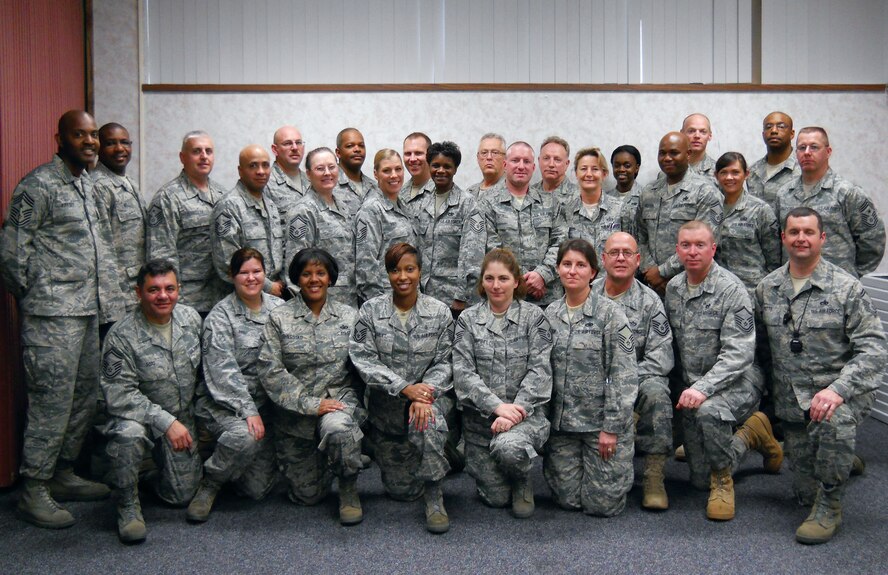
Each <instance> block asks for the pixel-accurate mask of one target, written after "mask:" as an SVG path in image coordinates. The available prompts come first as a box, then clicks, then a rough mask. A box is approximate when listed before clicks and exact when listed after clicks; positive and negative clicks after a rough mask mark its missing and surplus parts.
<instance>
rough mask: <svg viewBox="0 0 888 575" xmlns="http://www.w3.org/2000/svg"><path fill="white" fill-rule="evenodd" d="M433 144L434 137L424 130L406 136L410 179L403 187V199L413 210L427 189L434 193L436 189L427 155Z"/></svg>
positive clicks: (406, 164)
mask: <svg viewBox="0 0 888 575" xmlns="http://www.w3.org/2000/svg"><path fill="white" fill-rule="evenodd" d="M431 145H432V139H431V138H429V137H428V136H427V135H425V134H423V133H422V132H413V133H412V134H410V135H409V136H407V137H406V138H404V166H405V167H406V168H407V172H409V173H410V179H409V180H408V181H406V182H404V187H403V188H401V201H402V202H404V205H405V206H407V207H408V208H409V209H410V211H411V212H415V211H416V210H415V206H416V205H418V203H419V199H420V197H421V196H422V195H423V194H424V193H425V192H426V191H429V190H431V191H432V193H434V190H435V183H434V182H433V181H432V173H431V171H429V161H428V157H427V156H426V154H427V152H428V151H429V146H431Z"/></svg>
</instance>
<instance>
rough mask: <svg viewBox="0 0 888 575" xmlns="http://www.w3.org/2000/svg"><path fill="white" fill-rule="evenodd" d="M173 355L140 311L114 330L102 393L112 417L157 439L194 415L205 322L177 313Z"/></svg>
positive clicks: (187, 311)
mask: <svg viewBox="0 0 888 575" xmlns="http://www.w3.org/2000/svg"><path fill="white" fill-rule="evenodd" d="M171 321H172V322H173V326H172V329H173V340H172V349H170V347H168V345H167V342H166V340H165V339H164V337H163V336H162V335H161V334H160V332H158V330H156V329H155V328H154V327H152V326H151V325H150V324H149V323H148V320H147V319H145V315H144V314H143V313H142V310H141V309H139V308H137V309H135V310H133V311H132V312H130V313H129V314H127V316H126V317H125V318H124V319H122V320H120V321H118V322H117V323H115V324H114V326H113V327H112V328H111V330H110V331H109V332H108V336H107V337H106V338H105V345H104V346H103V348H102V349H103V351H102V392H103V393H104V395H105V402H106V404H107V410H108V414H109V415H111V416H113V417H118V418H121V419H129V420H132V421H136V422H138V423H141V424H142V425H144V426H145V427H146V428H149V429H151V430H152V432H153V434H154V437H159V436H161V435H163V434H164V433H166V431H167V429H169V427H170V425H172V424H173V422H174V421H175V420H176V419H178V418H179V417H180V416H182V415H183V414H187V413H190V412H191V410H192V408H193V405H192V400H193V399H194V392H195V388H196V386H197V384H198V378H199V377H200V374H201V369H200V360H201V357H200V356H201V349H200V348H201V345H200V322H201V319H200V316H199V315H198V314H197V312H196V311H194V310H193V309H192V308H190V307H188V306H187V305H183V304H177V305H176V307H175V308H174V309H173V317H172V320H171Z"/></svg>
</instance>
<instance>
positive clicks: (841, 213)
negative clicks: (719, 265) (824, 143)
mask: <svg viewBox="0 0 888 575" xmlns="http://www.w3.org/2000/svg"><path fill="white" fill-rule="evenodd" d="M798 206H807V207H809V208H813V209H815V210H817V212H818V213H820V217H822V218H823V231H824V232H826V238H827V241H826V243H824V244H823V257H824V258H825V259H826V260H827V261H829V262H832V263H834V264H836V265H837V266H839V267H840V268H842V269H843V270H845V271H846V272H848V273H849V274H851V275H853V276H855V277H860V276H862V275H865V274H868V273H871V272H874V271H875V270H876V268H877V267H878V266H879V262H881V261H882V255H883V254H884V253H885V222H884V221H882V218H881V217H880V216H879V213H878V212H877V211H876V207H875V206H874V205H873V202H872V201H870V199H869V197H868V196H867V195H866V193H865V192H864V191H863V190H862V189H861V188H860V186H855V185H854V184H852V183H851V182H849V181H848V180H846V179H845V178H843V177H841V176H840V175H838V174H836V173H835V172H833V171H832V168H830V169H829V170H827V172H826V175H824V176H823V178H822V179H821V180H820V181H819V182H817V183H816V184H814V188H812V189H811V192H810V193H807V194H806V193H805V190H804V188H803V187H802V178H801V176H799V177H797V178H793V179H792V180H791V181H790V183H788V184H786V185H785V186H784V187H783V188H781V190H780V192H779V193H778V194H777V210H776V211H777V217H778V218H779V219H780V221H781V222H782V221H783V220H784V219H785V218H786V214H787V213H789V211H790V210H792V209H793V208H796V207H798ZM785 260H786V256H785V254H784V261H785Z"/></svg>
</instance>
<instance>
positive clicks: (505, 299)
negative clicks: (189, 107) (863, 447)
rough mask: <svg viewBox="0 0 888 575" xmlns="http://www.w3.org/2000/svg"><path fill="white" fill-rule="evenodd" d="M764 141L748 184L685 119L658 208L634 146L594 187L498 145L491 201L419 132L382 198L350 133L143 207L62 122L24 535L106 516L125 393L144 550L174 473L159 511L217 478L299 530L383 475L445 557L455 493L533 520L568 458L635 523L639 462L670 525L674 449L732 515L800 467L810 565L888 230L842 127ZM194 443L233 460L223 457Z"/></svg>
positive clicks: (586, 499)
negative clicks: (101, 463)
mask: <svg viewBox="0 0 888 575" xmlns="http://www.w3.org/2000/svg"><path fill="white" fill-rule="evenodd" d="M762 137H763V140H764V143H765V145H766V148H767V154H766V155H765V156H764V157H762V158H761V159H759V160H758V161H757V162H755V163H754V164H752V165H751V166H749V167H747V164H746V160H745V158H744V157H743V156H742V155H741V154H739V153H737V152H729V153H726V154H724V155H723V156H721V157H720V158H718V160H715V159H713V158H711V157H710V156H708V155H707V154H706V147H707V143H708V142H709V141H710V139H711V138H712V130H711V126H710V123H709V120H708V119H707V118H706V116H704V115H702V114H692V115H690V116H688V117H687V118H686V119H685V120H684V122H683V125H682V128H681V130H680V131H675V132H669V133H667V134H666V135H665V136H663V138H662V139H661V140H660V142H659V146H658V153H657V158H658V163H659V167H660V173H659V174H658V176H657V177H656V179H655V180H654V181H652V182H650V183H649V184H647V185H646V186H642V185H640V184H639V182H638V181H637V180H636V178H637V175H638V173H639V168H640V165H641V154H640V153H639V151H638V149H637V148H636V147H634V146H632V145H628V144H627V145H623V146H620V147H618V148H617V149H615V150H614V151H613V153H612V154H611V155H610V158H607V157H606V156H605V155H604V153H603V152H602V151H601V150H600V149H598V148H593V147H589V148H583V149H581V150H580V151H579V152H577V153H576V154H575V156H574V158H573V163H574V166H573V170H574V174H575V179H576V183H574V182H573V181H571V179H570V178H569V177H568V176H567V171H568V167H569V165H570V147H569V145H568V143H567V142H566V141H564V140H563V139H562V138H559V137H557V136H552V137H549V138H547V139H546V140H545V141H544V142H543V143H542V145H541V147H540V149H539V154H538V157H535V151H534V149H533V147H532V146H531V145H530V144H528V143H526V142H523V141H517V142H514V143H512V144H511V145H509V146H508V147H507V146H506V142H505V140H504V139H503V138H502V137H501V136H499V135H497V134H493V133H490V134H485V135H484V136H483V137H482V138H481V139H480V143H479V146H478V150H477V161H478V165H479V167H480V169H481V172H482V175H483V180H482V181H481V182H478V183H477V184H475V185H473V186H470V187H469V188H467V189H465V190H462V189H460V188H459V186H457V185H455V184H454V181H453V180H454V176H455V174H456V172H457V170H458V168H459V165H460V163H461V160H462V154H461V151H460V149H459V148H458V147H457V146H456V145H455V144H453V143H452V142H446V141H445V142H438V143H433V142H432V140H431V139H430V138H429V137H428V136H427V135H425V134H422V133H419V132H416V133H412V134H410V135H408V136H407V137H406V138H405V140H404V142H403V150H402V151H403V156H402V155H401V154H399V153H398V152H397V151H395V150H393V149H383V150H380V151H379V152H378V153H377V154H376V157H375V159H374V166H373V168H374V169H373V173H374V176H375V177H374V178H373V179H371V178H370V177H368V176H367V175H365V174H364V173H363V172H362V166H363V164H364V160H365V156H366V146H365V142H364V138H363V135H362V134H361V133H360V132H359V131H358V130H357V129H354V128H347V129H344V130H342V131H341V132H340V133H339V135H338V137H337V140H336V147H335V149H334V150H330V149H329V148H324V147H321V148H315V149H314V150H311V151H309V152H308V153H306V150H305V143H304V140H303V138H302V135H301V133H300V132H299V130H298V129H296V128H295V127H292V126H284V127H281V128H280V129H278V130H277V131H276V132H275V133H274V140H273V144H272V146H271V148H272V152H273V154H274V156H275V161H274V162H273V163H272V162H271V156H270V155H269V154H268V153H267V152H266V151H265V149H264V148H263V147H262V146H259V145H250V146H247V147H245V148H244V149H243V150H242V151H241V152H240V156H239V165H238V174H239V180H238V182H237V184H236V186H235V187H234V188H233V189H231V190H230V191H229V190H225V189H224V188H223V187H222V186H221V185H220V184H218V183H217V182H215V181H214V180H212V179H211V178H210V174H211V172H212V169H213V164H214V144H213V140H212V138H211V137H210V135H209V134H207V133H205V132H202V131H195V132H189V133H188V134H186V136H185V137H184V139H183V141H182V148H181V152H180V160H181V162H182V166H183V169H182V172H181V173H180V174H179V176H178V177H177V178H175V179H174V180H172V181H171V182H169V183H168V184H166V185H165V186H163V187H162V188H161V189H160V190H158V191H157V193H156V194H155V195H154V196H153V198H152V199H151V201H150V203H149V204H146V202H145V201H144V199H143V197H142V195H141V193H140V191H139V189H138V186H137V184H136V183H135V181H134V180H133V179H132V178H131V177H129V176H128V175H127V174H126V168H127V165H128V163H129V160H130V157H131V153H132V142H131V140H130V138H129V134H128V132H127V130H126V128H125V127H123V126H121V125H119V124H115V123H111V124H106V125H104V126H102V127H101V129H97V126H96V123H95V121H94V119H93V118H92V117H91V116H90V115H89V114H87V113H86V112H82V111H76V110H75V111H70V112H67V113H66V114H64V115H63V116H62V117H61V118H60V120H59V123H58V133H57V134H56V142H57V144H58V154H57V155H56V156H55V157H54V158H53V160H52V161H51V162H49V163H47V164H44V165H42V166H40V167H38V168H36V169H35V170H34V171H33V172H31V173H30V174H28V175H27V176H25V178H23V179H22V181H21V182H20V183H19V185H18V187H17V188H16V190H15V192H14V195H13V198H12V203H11V204H10V208H9V211H8V216H7V219H6V222H5V225H4V228H3V230H2V235H0V273H2V278H3V281H4V282H5V284H6V286H7V289H8V290H9V292H10V293H12V294H13V295H14V296H15V297H16V298H17V301H18V305H19V309H20V311H21V318H22V327H21V339H22V348H23V363H24V372H25V379H26V385H27V392H28V401H29V403H28V412H27V425H26V430H25V436H24V447H23V452H22V464H21V468H20V474H21V476H22V478H23V480H24V481H23V487H22V492H21V497H20V501H19V504H18V511H19V514H20V516H21V517H22V518H23V519H24V520H26V521H29V522H31V523H33V524H35V525H38V526H41V527H47V528H62V527H67V526H70V525H72V524H73V523H74V518H73V516H72V515H71V514H70V512H68V511H67V510H66V509H65V508H64V507H62V506H61V505H59V504H58V501H65V500H96V499H102V498H105V497H107V496H108V495H109V494H110V490H109V488H108V487H107V486H106V485H105V484H104V483H100V482H96V481H91V480H88V479H85V478H83V477H80V476H79V475H77V474H75V472H74V465H75V462H76V461H77V459H78V456H79V454H80V450H81V447H82V445H83V443H84V438H85V437H86V435H87V432H88V430H89V429H90V427H91V425H93V423H94V421H95V419H94V417H95V411H96V407H97V404H98V402H97V398H98V396H99V391H98V390H99V389H101V396H102V399H103V402H102V405H103V409H104V410H105V412H106V414H107V416H108V417H107V422H106V424H105V425H104V427H103V432H104V435H105V436H106V437H107V448H106V453H107V458H108V461H109V462H110V469H111V471H110V472H109V474H108V477H107V478H108V480H109V481H110V482H111V483H112V484H113V486H114V487H115V488H116V489H117V491H118V528H119V535H120V538H121V540H123V541H126V542H134V541H141V540H144V538H145V524H144V519H143V518H142V515H141V510H140V504H139V499H138V489H137V487H138V483H139V480H140V476H139V468H140V465H141V463H142V460H143V459H144V458H145V457H147V456H148V455H149V454H151V455H153V457H154V459H155V464H156V466H157V468H158V469H159V473H158V474H157V475H156V477H155V488H156V490H157V492H158V494H159V495H160V497H161V498H162V499H164V500H166V501H168V502H170V503H174V504H181V505H186V504H187V505H189V507H188V518H189V519H190V520H192V521H206V520H207V518H208V515H209V513H210V509H211V508H212V505H213V502H214V498H215V495H216V493H217V492H218V490H219V489H220V488H221V486H222V485H223V484H225V483H227V482H235V483H236V485H237V488H238V490H239V491H240V492H241V493H243V494H245V495H248V496H251V497H254V498H260V497H263V496H265V495H266V494H267V493H268V492H269V491H271V490H272V488H273V487H274V485H275V483H276V478H277V477H278V474H280V475H281V476H283V477H284V478H285V479H286V480H287V482H288V484H289V492H288V493H289V496H290V498H291V499H292V500H293V501H295V502H298V503H301V504H312V503H316V502H318V501H319V500H321V499H322V498H323V497H325V496H326V495H327V493H328V492H329V489H330V481H331V477H332V476H336V477H338V478H339V495H340V521H341V522H342V523H343V524H354V523H357V522H359V521H360V520H361V517H362V511H361V507H360V501H359V498H358V495H357V490H356V478H357V474H358V472H359V470H360V468H361V467H362V465H363V464H366V462H364V463H363V464H362V460H361V451H362V449H363V451H364V452H366V453H369V454H371V455H372V456H373V457H374V458H375V459H376V460H377V463H378V464H379V465H380V468H381V469H382V474H383V483H384V484H385V486H386V491H387V492H388V493H389V494H390V495H391V496H393V497H395V498H398V499H416V498H418V497H420V496H423V495H424V496H425V503H426V518H427V528H428V529H429V530H430V531H432V532H436V533H440V532H444V531H446V530H447V529H448V528H449V519H448V517H447V514H446V511H445V510H444V506H443V500H442V493H441V488H440V480H441V478H442V477H443V475H444V474H446V473H447V471H448V470H449V469H455V470H458V469H460V468H462V466H465V467H466V469H467V471H468V472H469V473H470V474H471V475H472V476H473V478H475V480H476V482H477V485H478V492H479V495H480V497H481V499H482V500H483V501H484V502H485V503H487V504H489V505H494V506H505V505H508V504H509V502H511V506H512V512H513V514H514V515H515V516H516V517H528V516H530V515H531V514H532V513H533V489H532V486H531V485H530V482H529V470H530V467H531V463H532V460H533V458H534V457H536V455H537V453H543V454H544V455H545V461H544V475H545V477H546V480H547V482H548V484H549V486H550V487H551V489H552V491H553V497H554V499H555V501H556V502H557V503H558V504H559V505H560V506H562V507H565V508H567V509H583V510H584V511H586V512H587V513H592V514H597V515H604V516H611V515H614V514H616V513H619V512H620V511H621V510H622V509H623V507H624V505H625V496H626V493H627V492H628V491H629V489H630V488H631V486H632V483H633V466H632V457H633V455H634V454H635V452H636V450H637V451H638V452H640V453H642V454H644V477H643V482H642V486H643V502H642V506H643V507H644V508H647V509H651V510H665V509H667V508H668V506H669V503H668V497H667V494H666V491H665V487H664V466H665V463H666V460H667V458H668V457H669V456H670V455H671V454H672V453H673V451H674V449H675V447H676V446H677V445H682V447H681V448H680V451H683V452H684V455H685V457H686V459H687V462H688V465H689V469H690V480H691V484H692V485H693V486H694V487H696V488H699V489H702V490H708V491H709V493H710V496H709V500H708V503H707V510H706V512H707V516H708V517H709V518H710V519H713V520H729V519H731V518H733V517H734V507H735V505H734V487H733V480H732V473H733V471H734V470H736V468H737V467H738V465H739V464H740V462H741V460H742V458H743V456H744V455H745V454H746V453H747V452H748V451H750V450H753V451H758V452H760V453H761V454H762V456H763V461H764V468H765V470H766V471H767V472H771V473H777V472H779V470H780V468H781V465H782V461H783V456H784V451H785V452H786V454H787V455H788V456H789V459H790V462H791V466H792V469H793V471H794V472H795V478H794V483H793V488H794V491H795V494H796V496H797V497H798V499H799V501H800V503H802V504H803V505H806V506H808V507H810V514H809V515H808V517H807V519H805V521H804V522H803V523H802V524H801V525H800V527H799V529H798V531H797V532H796V538H797V540H798V541H800V542H802V543H822V542H825V541H828V540H830V539H831V537H832V536H833V534H834V532H835V530H836V529H837V528H838V526H839V525H840V524H841V520H842V514H841V500H842V496H843V493H844V490H845V486H846V483H847V480H848V477H849V475H850V473H851V472H852V469H853V468H855V466H856V465H862V461H861V460H860V459H859V458H857V456H855V455H854V447H855V439H856V432H857V428H858V426H859V425H860V423H861V422H862V421H863V419H864V418H865V417H866V416H867V415H868V413H869V411H870V409H871V407H872V404H873V401H874V394H875V390H876V388H877V387H878V385H879V383H878V382H879V366H880V365H884V363H885V360H886V348H885V336H884V333H883V331H882V327H881V324H880V323H879V319H878V317H877V315H876V313H875V311H874V308H873V305H872V302H871V301H870V299H869V297H868V296H867V294H866V293H865V291H864V290H863V288H862V287H861V284H860V282H859V280H858V278H859V277H860V276H862V275H864V274H867V273H870V272H873V271H874V270H875V269H876V267H877V266H878V264H879V262H880V261H881V258H882V255H883V252H884V248H885V227H884V223H883V220H882V218H881V217H880V215H879V214H878V212H877V210H876V209H875V207H874V206H873V203H872V201H871V200H870V199H869V197H868V196H867V195H866V193H864V192H863V191H862V190H861V189H860V188H859V187H858V186H855V185H854V184H852V183H851V182H849V181H848V180H846V179H844V178H843V177H842V176H840V175H839V174H837V173H835V172H834V171H833V170H832V169H831V168H830V166H829V157H830V154H831V148H830V145H829V139H828V135H827V133H826V132H825V131H824V130H823V129H822V128H818V127H807V128H803V129H800V130H799V131H798V135H797V136H796V133H795V130H794V128H793V124H792V119H791V118H790V116H789V115H787V114H785V113H783V112H773V113H771V114H769V115H768V116H767V117H766V118H765V119H764V121H763V130H762ZM303 159H304V161H305V167H304V169H302V167H301V164H302V161H303ZM537 161H538V162H539V169H540V173H541V176H542V178H541V180H540V181H539V182H536V183H531V180H532V179H533V176H534V172H535V169H536V165H535V164H536V163H537ZM405 168H406V171H407V172H408V174H409V176H410V177H409V179H407V181H405V174H404V170H405ZM610 173H612V174H613V176H614V179H615V180H616V186H615V187H614V188H613V189H610V190H605V189H604V183H605V181H606V180H607V177H608V175H609V174H610ZM251 266H252V267H251ZM599 270H600V273H599ZM414 276H415V278H414ZM596 277H597V279H596ZM257 278H258V279H257ZM414 279H415V281H414ZM593 280H595V281H594V282H593ZM414 284H415V285H414ZM503 286H505V287H503ZM328 288H329V301H330V302H332V303H331V304H330V305H325V303H326V302H327V299H328ZM232 289H234V293H232ZM420 292H421V293H420ZM578 298H580V299H579V300H578ZM285 302H286V303H285ZM405 302H406V303H405ZM405 306H407V307H405ZM389 318H391V321H389ZM238 326H240V327H238ZM399 326H400V327H399ZM306 330H307V331H306ZM100 342H103V345H102V347H101V351H100ZM451 356H452V357H451ZM354 382H362V383H366V389H365V388H364V387H363V385H356V384H355V383H354ZM578 382H584V383H583V384H582V385H580V383H578ZM497 390H498V391H497ZM765 405H767V406H770V407H769V408H768V409H772V410H773V413H772V417H773V416H776V418H777V419H778V420H779V422H780V428H779V429H780V430H781V431H782V435H783V443H782V445H781V443H780V442H778V441H777V440H776V438H775V435H774V429H773V428H772V423H771V421H770V418H769V417H768V416H767V415H765V413H763V412H762V411H761V410H765V411H767V409H765V407H762V406H765ZM272 413H273V415H270V414H272ZM272 419H273V420H274V423H273V424H272ZM198 427H202V428H203V429H205V430H206V431H207V432H208V433H209V435H211V436H212V437H213V438H214V439H215V440H216V446H215V448H214V451H213V454H212V456H211V457H210V458H209V459H207V460H206V461H202V459H201V456H200V454H199V452H198V449H197V440H198V431H197V430H198ZM368 429H369V430H371V433H370V434H369V437H364V433H363V431H366V430H368ZM362 430H363V431H362ZM429 430H430V431H429ZM426 431H428V433H427V434H426V436H424V437H423V436H422V433H423V432H426ZM432 432H434V433H435V435H434V436H432ZM778 435H779V434H778ZM460 436H462V439H461V437H460ZM417 437H420V438H419V439H417ZM263 439H265V441H264V442H263ZM272 441H273V442H274V447H272V446H271V445H270V443H271V442H272ZM417 453H420V454H427V455H428V457H426V455H422V457H419V458H417ZM433 453H434V454H437V455H436V456H432V455H431V454H433ZM405 470H406V472H405ZM417 478H419V479H420V480H419V481H418V480H417Z"/></svg>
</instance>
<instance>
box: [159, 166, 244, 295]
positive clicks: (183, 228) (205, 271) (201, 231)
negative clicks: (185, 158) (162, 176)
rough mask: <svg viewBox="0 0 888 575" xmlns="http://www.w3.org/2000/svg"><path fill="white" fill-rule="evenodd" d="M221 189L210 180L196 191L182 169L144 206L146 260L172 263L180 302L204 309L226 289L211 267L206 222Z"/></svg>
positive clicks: (211, 257)
mask: <svg viewBox="0 0 888 575" xmlns="http://www.w3.org/2000/svg"><path fill="white" fill-rule="evenodd" d="M224 195H225V190H224V189H223V188H222V187H220V186H219V184H217V183H216V182H214V181H213V180H210V181H209V191H207V192H202V191H200V190H199V189H198V188H197V187H196V186H195V185H194V184H193V183H192V182H191V180H189V179H188V176H187V175H186V174H185V172H184V171H183V172H182V173H180V174H179V177H177V178H176V179H175V180H173V181H171V182H169V183H167V184H166V185H164V186H163V187H162V188H160V190H158V191H157V193H156V194H155V195H154V198H153V199H152V200H151V207H150V208H149V209H148V255H147V258H146V259H148V260H153V259H156V258H164V259H168V260H170V261H171V262H173V265H174V266H176V270H177V271H178V275H179V283H181V284H182V291H181V293H180V295H179V301H180V302H181V303H185V304H188V305H190V306H192V307H193V308H194V309H196V310H197V311H200V312H207V311H210V310H211V309H213V306H214V305H216V303H218V302H219V300H221V299H222V298H223V297H225V295H226V294H227V293H228V291H229V288H227V287H226V286H225V282H223V281H222V280H221V279H219V276H218V275H217V274H216V270H215V269H214V268H213V248H212V245H211V242H210V235H211V231H210V224H211V223H212V221H211V220H212V215H213V207H214V206H215V205H216V203H217V202H218V201H219V200H221V199H222V196H224Z"/></svg>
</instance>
